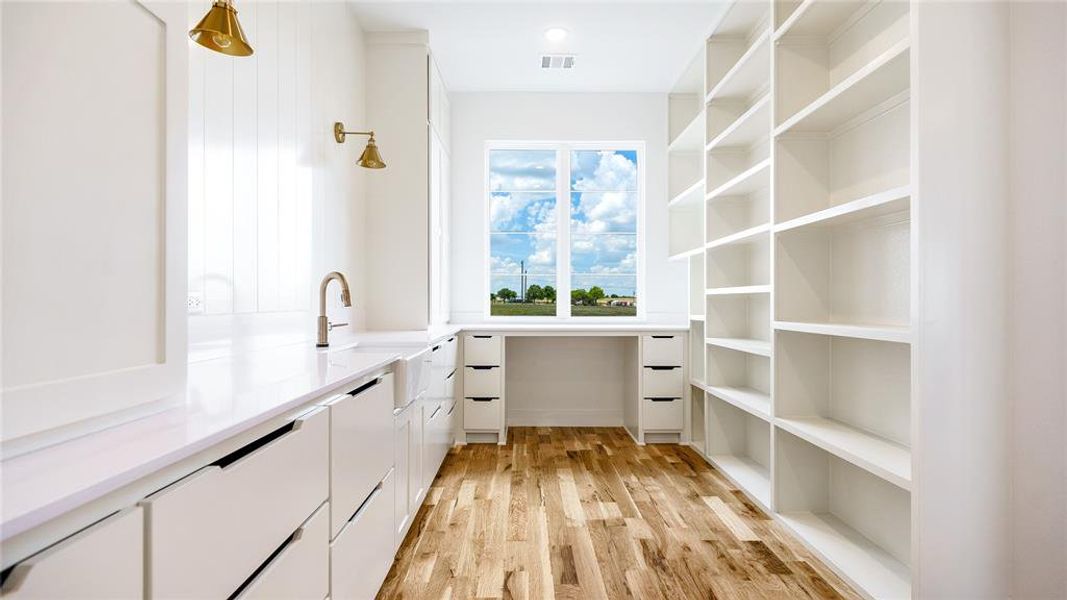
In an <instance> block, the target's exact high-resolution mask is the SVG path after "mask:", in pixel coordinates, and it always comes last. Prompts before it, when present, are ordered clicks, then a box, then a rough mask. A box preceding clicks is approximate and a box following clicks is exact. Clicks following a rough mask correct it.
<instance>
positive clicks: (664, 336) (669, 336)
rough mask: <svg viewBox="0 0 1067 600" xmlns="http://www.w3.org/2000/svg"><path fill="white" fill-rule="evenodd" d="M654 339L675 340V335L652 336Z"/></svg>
mask: <svg viewBox="0 0 1067 600" xmlns="http://www.w3.org/2000/svg"><path fill="white" fill-rule="evenodd" d="M652 339H654V340H673V339H674V336H673V335H654V336H652Z"/></svg>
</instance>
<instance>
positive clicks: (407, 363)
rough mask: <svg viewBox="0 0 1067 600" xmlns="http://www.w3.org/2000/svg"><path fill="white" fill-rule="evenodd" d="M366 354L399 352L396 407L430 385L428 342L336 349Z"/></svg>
mask: <svg viewBox="0 0 1067 600" xmlns="http://www.w3.org/2000/svg"><path fill="white" fill-rule="evenodd" d="M342 349H343V350H347V351H349V352H360V353H366V354H399V355H400V360H399V361H397V363H396V367H395V373H396V377H395V378H394V379H395V381H396V395H395V400H396V408H398V409H400V408H404V407H405V406H407V405H409V404H411V403H412V402H414V401H415V400H416V399H417V398H418V397H419V396H420V395H422V394H424V393H425V392H426V390H427V389H428V388H429V387H430V366H431V365H430V348H429V347H427V346H426V344H360V343H359V342H353V343H351V344H348V345H347V346H346V345H341V346H338V347H336V348H334V350H335V351H336V350H342ZM327 350H328V348H327Z"/></svg>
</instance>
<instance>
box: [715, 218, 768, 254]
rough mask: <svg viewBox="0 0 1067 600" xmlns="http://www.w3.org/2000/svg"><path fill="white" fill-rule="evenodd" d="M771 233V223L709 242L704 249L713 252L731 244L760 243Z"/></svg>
mask: <svg viewBox="0 0 1067 600" xmlns="http://www.w3.org/2000/svg"><path fill="white" fill-rule="evenodd" d="M770 231H771V225H770V223H763V224H761V225H756V226H755V227H749V228H748V229H745V230H743V231H738V232H737V233H732V234H730V235H725V236H723V237H721V238H717V239H714V240H712V241H710V242H708V243H707V245H706V246H704V247H705V248H707V249H708V250H711V249H713V248H721V247H722V246H729V245H731V244H749V243H753V242H758V241H760V240H761V239H762V238H764V237H766V234H768V233H769V232H770Z"/></svg>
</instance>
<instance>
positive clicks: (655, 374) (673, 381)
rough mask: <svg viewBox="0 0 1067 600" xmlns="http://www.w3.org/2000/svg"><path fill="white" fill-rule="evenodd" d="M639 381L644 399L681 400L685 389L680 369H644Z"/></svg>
mask: <svg viewBox="0 0 1067 600" xmlns="http://www.w3.org/2000/svg"><path fill="white" fill-rule="evenodd" d="M642 371H644V377H643V379H642V381H641V383H642V385H643V386H644V388H643V392H642V395H643V396H644V397H645V398H681V397H682V393H683V390H684V389H685V382H684V381H683V379H682V368H681V367H667V368H653V367H645V368H644V369H642Z"/></svg>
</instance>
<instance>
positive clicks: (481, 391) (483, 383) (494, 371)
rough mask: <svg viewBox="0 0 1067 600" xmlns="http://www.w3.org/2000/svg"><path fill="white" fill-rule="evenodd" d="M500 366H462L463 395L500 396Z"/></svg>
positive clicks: (471, 396) (473, 396)
mask: <svg viewBox="0 0 1067 600" xmlns="http://www.w3.org/2000/svg"><path fill="white" fill-rule="evenodd" d="M500 371H501V369H500V367H464V369H463V395H464V396H466V397H468V398H495V397H497V396H501V395H503V394H501V388H502V387H503V385H502V383H503V382H502V381H500Z"/></svg>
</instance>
